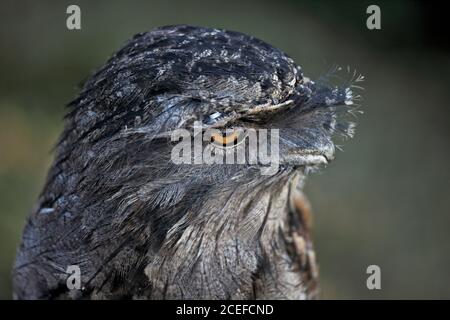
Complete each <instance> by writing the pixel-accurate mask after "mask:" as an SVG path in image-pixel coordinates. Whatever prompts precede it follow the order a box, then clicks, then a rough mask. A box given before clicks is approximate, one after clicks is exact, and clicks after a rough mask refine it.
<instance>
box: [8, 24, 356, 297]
mask: <svg viewBox="0 0 450 320" xmlns="http://www.w3.org/2000/svg"><path fill="white" fill-rule="evenodd" d="M350 87H351V86H350V83H346V84H345V85H342V86H332V85H330V84H329V83H328V82H327V81H326V80H323V81H320V80H319V81H317V82H314V81H311V80H309V79H307V78H306V77H304V76H303V74H302V70H301V68H300V67H299V66H298V65H297V64H295V63H294V61H293V60H292V59H291V58H289V57H288V56H287V55H286V54H284V53H283V52H281V51H280V50H278V49H276V48H274V47H272V46H270V45H269V44H267V43H265V42H263V41H261V40H258V39H255V38H253V37H250V36H247V35H245V34H242V33H238V32H231V31H225V30H217V29H208V28H199V27H192V26H184V25H181V26H168V27H161V28H158V29H155V30H153V31H151V32H146V33H141V34H138V35H136V36H135V37H134V38H133V39H131V40H130V41H129V42H128V43H126V45H125V46H124V47H123V48H122V49H120V50H119V51H118V52H117V53H115V54H114V55H113V57H112V58H111V59H110V60H109V61H108V62H107V63H106V64H105V65H104V66H103V67H102V68H101V69H99V70H98V71H97V72H95V73H94V74H93V75H92V76H91V77H90V78H89V79H88V80H87V82H86V83H85V84H84V86H83V89H82V91H81V93H80V94H79V96H78V97H77V98H76V99H75V100H73V101H72V102H71V103H70V104H69V112H68V114H67V116H66V117H65V127H64V132H63V133H62V135H61V137H60V139H59V142H58V144H57V147H56V157H55V160H54V163H53V165H52V167H51V169H50V171H49V174H48V177H47V180H46V183H45V186H44V189H43V191H42V193H41V195H40V197H39V200H38V202H37V204H36V206H35V207H34V209H33V210H32V212H31V214H30V216H29V218H28V221H27V223H26V226H25V229H24V232H23V237H22V243H21V245H20V248H19V251H18V254H17V259H16V263H15V266H14V270H13V282H14V297H15V298H17V299H67V298H69V299H79V298H92V299H119V298H136V299H142V298H144V299H146V298H150V299H153V298H154V299H160V298H169V299H181V298H186V299H254V298H257V299H260V298H262V299H308V298H314V297H316V295H317V292H318V285H317V276H318V275H317V272H318V271H317V265H316V260H315V255H314V250H313V246H312V241H311V235H310V220H311V217H310V211H309V205H308V202H307V200H306V198H305V197H304V195H303V193H302V186H303V183H304V179H305V174H306V173H307V172H309V171H311V169H314V168H316V167H318V166H320V165H322V164H326V163H327V162H329V161H330V160H332V159H333V157H334V151H335V145H334V144H333V142H332V136H333V135H334V134H342V135H344V136H351V135H352V133H353V125H352V123H351V122H348V121H346V120H345V119H344V118H343V117H342V115H345V114H346V113H347V112H351V110H352V108H353V107H354V106H353V103H352V101H353V99H354V97H353V96H352V91H351V89H350ZM195 122H197V123H200V124H201V127H202V129H201V130H206V129H207V128H210V127H215V128H218V129H226V128H244V129H250V128H252V129H261V128H265V129H275V128H276V129H279V154H280V157H279V167H278V170H277V171H276V172H275V173H273V174H270V175H263V174H262V172H261V170H260V169H261V168H260V165H259V164H258V163H252V164H250V163H244V164H208V165H207V164H195V165H194V164H175V163H174V162H173V161H171V150H172V149H173V146H174V141H172V139H171V138H170V137H171V136H170V133H171V132H174V130H176V129H181V128H183V129H186V130H189V131H192V130H193V127H194V123H195ZM202 143H204V144H205V145H206V144H210V143H211V141H203V142H202ZM231 150H232V149H231ZM72 265H76V266H78V267H79V270H80V271H81V273H80V274H81V284H82V288H80V289H79V290H77V289H69V288H68V286H67V283H66V280H67V277H68V274H67V273H66V271H67V267H68V266H72Z"/></svg>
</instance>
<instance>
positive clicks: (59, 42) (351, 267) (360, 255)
mask: <svg viewBox="0 0 450 320" xmlns="http://www.w3.org/2000/svg"><path fill="white" fill-rule="evenodd" d="M69 4H78V5H79V6H80V7H81V24H82V29H81V30H79V31H69V30H67V29H66V17H67V15H66V13H65V12H66V8H67V6H68V5H69ZM370 4H377V5H379V6H380V7H381V20H382V29H381V30H375V31H371V30H368V29H367V28H366V19H367V16H368V15H367V14H366V8H367V6H368V5H370ZM446 13H447V11H445V10H444V6H443V4H441V3H439V2H417V1H370V2H368V1H343V2H339V1H312V0H310V1H293V0H292V1H273V2H267V1H243V0H241V1H237V2H233V1H211V0H210V1H195V2H194V1H181V0H180V1H117V2H110V1H96V2H95V3H94V2H93V1H54V2H53V3H51V2H46V1H33V2H32V1H5V0H3V1H2V2H1V4H0V43H1V47H0V298H3V299H9V298H10V297H11V284H10V271H11V265H12V262H13V259H14V254H15V250H16V247H17V245H18V242H19V239H20V233H21V230H22V228H23V225H24V221H25V217H26V216H27V214H28V212H29V210H30V209H31V207H32V206H33V203H34V201H35V199H36V198H37V196H38V194H39V191H40V189H41V187H42V185H43V182H44V179H45V174H46V171H47V169H48V167H49V165H50V163H51V161H52V153H51V149H52V146H53V145H54V143H55V142H56V139H57V137H58V135H59V133H60V132H61V129H62V117H63V115H64V112H65V109H64V105H65V104H66V103H67V102H69V101H70V100H71V99H72V98H73V97H74V96H75V95H76V94H77V92H78V88H77V86H78V84H79V83H81V82H82V80H83V79H85V78H86V77H87V76H88V75H89V74H90V72H92V71H93V70H94V69H95V68H98V67H100V66H101V65H102V64H103V63H104V62H105V61H106V59H107V58H108V57H109V56H110V55H111V54H112V52H114V51H115V50H117V49H118V48H119V47H120V46H121V45H122V44H123V43H124V42H125V41H126V40H127V39H128V38H130V37H131V36H132V35H133V34H135V33H138V32H142V31H146V30H150V29H152V28H154V27H156V26H161V25H168V24H180V23H185V24H192V25H201V26H210V27H217V28H226V29H231V30H236V31H241V32H244V33H248V34H251V35H254V36H256V37H258V38H260V39H263V40H265V41H266V42H268V43H270V44H272V45H274V46H276V47H278V48H280V49H282V50H283V51H285V52H286V53H287V54H289V55H290V56H291V57H292V58H294V60H295V61H296V62H297V63H299V64H300V65H301V66H302V67H303V70H304V73H305V74H306V75H307V76H308V77H310V78H312V79H314V78H317V77H319V76H320V75H321V74H323V73H324V72H326V71H327V70H328V69H329V68H330V66H332V65H333V64H339V65H341V66H344V67H345V66H347V65H349V66H351V67H352V68H356V70H357V71H358V72H360V73H362V74H364V75H365V77H366V79H367V80H366V82H365V83H364V85H363V86H364V87H365V90H364V92H363V93H362V94H363V98H364V101H363V105H364V108H363V109H364V111H365V114H364V115H362V116H360V117H359V119H358V128H357V134H356V137H355V138H354V139H353V140H351V141H348V142H346V143H345V146H344V152H339V153H338V154H337V158H336V160H335V161H334V162H333V163H332V164H331V165H329V166H328V167H327V168H325V169H323V170H322V171H321V172H319V173H316V174H313V175H311V176H310V178H309V180H308V183H307V187H306V192H307V195H308V196H309V198H310V200H311V202H312V205H313V209H314V218H315V221H314V222H315V225H314V232H315V233H314V237H315V244H316V249H317V255H318V260H319V264H320V271H321V287H322V296H323V297H324V298H336V299H346V298H350V299H361V298H368V299H377V298H388V299H391V298H402V299H412V298H447V299H449V298H450V252H449V250H450V234H449V226H450V214H449V213H450V212H449V211H450V210H449V208H450V195H449V182H450V171H449V169H448V165H447V163H448V156H449V150H448V144H449V143H448V142H449V126H448V121H449V111H448V109H449V101H450V94H449V80H450V51H449V41H448V38H449V34H448V32H447V31H448V30H446V29H445V26H446V24H448V18H447V17H446V16H445V15H446ZM370 264H377V265H379V266H380V267H381V273H382V289H381V290H375V291H370V290H368V289H367V288H366V278H367V275H366V273H365V270H366V268H367V266H368V265H370Z"/></svg>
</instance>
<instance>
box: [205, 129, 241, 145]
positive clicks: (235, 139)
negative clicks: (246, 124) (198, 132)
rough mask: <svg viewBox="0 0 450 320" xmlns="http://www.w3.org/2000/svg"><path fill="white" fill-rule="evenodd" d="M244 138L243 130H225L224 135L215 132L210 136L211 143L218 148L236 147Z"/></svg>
mask: <svg viewBox="0 0 450 320" xmlns="http://www.w3.org/2000/svg"><path fill="white" fill-rule="evenodd" d="M244 138H245V132H244V130H243V129H235V130H232V131H230V130H227V132H225V133H218V132H215V133H213V134H211V142H212V143H213V144H215V145H216V146H218V147H232V146H236V145H237V144H238V143H239V142H241V141H242V140H243V139H244Z"/></svg>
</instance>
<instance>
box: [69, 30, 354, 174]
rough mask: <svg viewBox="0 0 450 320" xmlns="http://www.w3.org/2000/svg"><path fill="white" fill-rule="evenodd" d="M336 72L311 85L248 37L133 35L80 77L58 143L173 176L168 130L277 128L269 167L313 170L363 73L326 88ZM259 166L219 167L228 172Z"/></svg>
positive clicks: (322, 160)
mask: <svg viewBox="0 0 450 320" xmlns="http://www.w3.org/2000/svg"><path fill="white" fill-rule="evenodd" d="M336 70H337V68H336V69H335V70H332V71H331V72H330V73H329V75H327V76H325V77H322V78H321V79H319V80H318V81H311V80H309V79H308V78H306V77H304V75H303V73H302V69H301V68H300V66H298V65H297V64H295V63H294V61H293V60H292V59H291V58H289V57H288V56H287V55H286V54H284V53H283V52H281V51H280V50H278V49H276V48H274V47H272V46H270V45H268V44H267V43H265V42H263V41H261V40H258V39H255V38H253V37H250V36H247V35H244V34H241V33H237V32H230V31H223V30H217V29H207V28H198V27H191V26H169V27H162V28H159V29H156V30H154V31H152V32H148V33H142V34H138V35H136V36H135V37H134V38H133V39H132V40H131V41H129V42H128V43H127V44H126V45H125V46H124V47H123V48H122V49H121V50H119V51H118V52H117V53H116V54H115V55H114V56H113V57H112V58H111V59H110V60H109V61H108V62H107V64H106V65H105V66H104V67H103V68H101V69H100V70H99V71H97V72H96V73H95V74H94V75H93V76H92V77H91V78H90V79H89V80H88V81H87V83H86V85H85V86H84V89H83V91H82V93H81V94H80V96H79V97H78V98H77V99H76V100H74V101H73V102H72V103H71V105H72V106H73V111H72V112H71V113H70V114H69V115H68V118H69V125H68V128H69V129H68V130H66V133H65V135H64V136H63V139H62V141H63V143H67V142H69V143H70V142H71V143H77V144H78V143H81V144H86V145H88V146H89V150H87V151H88V152H87V155H88V156H87V158H91V160H93V163H98V164H99V165H101V166H104V163H105V161H106V162H107V163H109V164H112V162H114V161H118V162H119V163H121V162H123V161H125V159H128V160H129V158H130V157H132V158H133V159H134V160H135V162H136V159H140V162H136V163H137V164H140V165H141V166H142V167H146V166H149V167H150V168H154V170H157V171H158V172H159V171H164V170H172V171H173V172H172V173H173V174H181V173H180V170H183V169H180V168H175V166H173V163H171V161H170V159H169V156H170V155H171V152H170V150H171V148H173V143H170V136H171V135H173V133H174V132H176V130H179V129H185V130H189V131H190V132H192V131H193V130H194V128H195V127H196V126H197V128H199V130H200V131H197V133H198V132H203V133H204V132H205V130H208V129H214V130H216V131H213V133H212V134H210V136H209V137H207V139H206V141H203V140H205V139H203V140H202V142H201V143H202V144H211V142H215V143H216V144H220V145H223V146H225V145H227V144H230V142H231V144H234V145H235V144H236V142H237V141H238V139H239V138H240V137H239V136H240V135H241V136H242V133H244V134H245V132H246V130H258V129H267V130H269V132H270V130H271V129H277V130H278V131H279V139H278V141H277V143H278V144H279V145H278V150H277V152H279V159H278V161H279V164H280V166H279V167H277V169H279V170H282V169H283V168H286V167H294V168H300V169H305V168H311V167H315V166H317V165H320V164H326V163H328V162H329V161H331V160H332V159H333V158H334V154H335V144H334V143H333V140H332V137H333V136H334V135H335V134H336V133H338V134H341V135H343V136H345V137H351V136H352V135H353V131H354V124H353V122H349V121H346V120H345V119H344V118H345V117H343V116H342V115H343V114H345V113H352V112H354V111H355V105H354V102H353V101H354V100H355V98H357V97H355V96H354V95H353V93H352V83H354V82H358V81H360V80H362V77H353V78H352V79H351V80H350V81H347V82H346V83H345V84H344V85H340V86H331V85H329V78H330V77H331V76H333V75H334V73H335V71H336ZM217 131H219V133H218V132H217ZM192 135H193V136H194V135H195V133H192ZM220 135H222V136H220ZM168 141H169V142H168ZM105 142H107V143H105ZM172 142H173V141H172ZM269 144H270V142H269ZM212 145H213V146H214V144H212ZM232 147H233V146H232ZM99 148H106V150H100V149H99ZM232 149H233V148H227V152H228V153H229V152H233V151H230V150H232ZM105 151H106V152H105ZM89 155H90V156H89ZM144 157H145V158H144ZM258 165H260V163H253V164H252V165H249V164H248V163H247V165H245V166H236V168H234V169H226V170H228V171H230V174H231V175H233V174H236V170H249V169H250V170H252V169H254V168H255V167H257V166H258ZM108 167H109V166H108ZM184 167H185V168H186V166H184ZM197 167H199V166H197ZM225 167H228V166H225ZM280 168H281V169H280ZM185 170H186V174H188V173H187V171H189V172H190V173H191V174H192V173H195V174H198V171H199V170H200V171H201V172H202V173H205V172H206V171H210V170H216V171H217V170H218V169H217V167H216V166H213V167H203V168H197V169H193V168H187V169H185ZM219 171H221V172H222V174H223V173H224V171H223V170H222V169H219Z"/></svg>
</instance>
